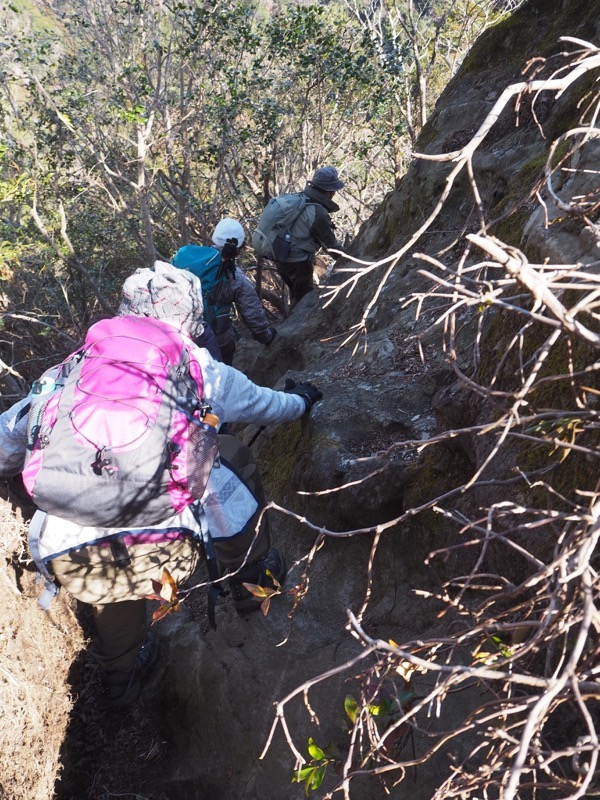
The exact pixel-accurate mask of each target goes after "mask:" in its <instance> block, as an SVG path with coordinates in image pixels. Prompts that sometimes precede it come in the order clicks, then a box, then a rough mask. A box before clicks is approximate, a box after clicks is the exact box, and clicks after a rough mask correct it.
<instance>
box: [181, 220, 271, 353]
mask: <svg viewBox="0 0 600 800" xmlns="http://www.w3.org/2000/svg"><path fill="white" fill-rule="evenodd" d="M244 238H245V237H244V229H243V227H242V225H241V224H240V223H239V222H238V221H237V220H235V219H231V218H229V217H226V218H225V219H222V220H221V221H220V222H219V224H218V225H217V227H216V228H215V230H214V232H213V235H212V242H213V244H214V247H203V246H201V245H194V244H190V245H186V246H185V247H181V248H180V249H179V250H178V251H177V253H176V254H175V256H174V258H173V264H174V266H176V267H177V268H178V269H187V270H189V271H190V272H192V273H193V274H194V275H197V277H198V278H200V282H201V284H202V287H203V288H202V291H203V295H204V309H205V315H206V319H207V322H208V323H209V325H210V326H211V327H212V329H213V330H214V332H215V334H216V338H217V342H218V345H219V349H220V351H221V357H222V360H223V361H224V362H225V363H226V364H229V365H231V364H232V363H233V355H234V353H235V348H236V332H235V329H234V327H233V325H232V321H231V311H232V307H233V306H235V309H236V311H237V313H238V314H239V315H240V317H241V318H242V321H243V322H244V323H245V325H246V327H247V328H248V330H249V331H250V333H251V334H252V336H253V338H254V339H256V341H258V342H260V343H261V344H264V345H269V344H271V342H272V341H273V339H274V338H275V336H276V334H277V331H276V330H275V328H274V327H273V326H272V325H271V324H270V323H269V321H268V319H267V315H266V312H265V309H264V308H263V306H262V303H261V302H260V298H259V296H258V295H257V294H256V290H255V288H254V286H253V285H252V283H251V282H250V281H249V280H248V278H247V277H246V275H245V274H244V272H243V270H242V269H241V267H239V266H238V265H237V264H236V258H237V256H238V255H239V254H240V252H241V251H242V249H243V247H244ZM206 335H207V333H206V331H205V332H204V336H206ZM200 344H201V345H202V346H207V344H206V342H200ZM209 349H210V348H209Z"/></svg>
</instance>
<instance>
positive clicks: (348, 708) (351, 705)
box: [344, 694, 358, 724]
mask: <svg viewBox="0 0 600 800" xmlns="http://www.w3.org/2000/svg"><path fill="white" fill-rule="evenodd" d="M344 711H345V712H346V714H347V715H348V717H349V718H350V722H351V723H352V724H354V723H355V722H356V715H357V714H358V705H357V703H356V700H355V699H354V698H353V697H352V696H351V695H349V694H348V695H346V699H345V700H344Z"/></svg>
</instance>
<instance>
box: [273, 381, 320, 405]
mask: <svg viewBox="0 0 600 800" xmlns="http://www.w3.org/2000/svg"><path fill="white" fill-rule="evenodd" d="M283 391H284V392H287V393H288V394H297V395H300V397H301V398H302V399H303V400H304V402H305V403H306V410H307V411H308V410H309V409H310V408H312V407H313V406H314V404H315V403H316V402H317V401H319V400H321V399H322V397H323V392H321V391H319V390H318V389H317V387H316V386H313V385H312V383H308V382H305V383H296V381H294V380H292V379H291V378H286V379H285V386H284V387H283Z"/></svg>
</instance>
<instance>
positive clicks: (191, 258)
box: [171, 244, 229, 324]
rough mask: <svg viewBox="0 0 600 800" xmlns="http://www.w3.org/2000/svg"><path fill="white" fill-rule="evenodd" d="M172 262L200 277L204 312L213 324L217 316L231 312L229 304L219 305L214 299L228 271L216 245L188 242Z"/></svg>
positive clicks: (178, 267) (175, 265)
mask: <svg viewBox="0 0 600 800" xmlns="http://www.w3.org/2000/svg"><path fill="white" fill-rule="evenodd" d="M171 263H172V264H173V266H174V267H177V269H187V270H188V272H191V273H192V274H194V275H196V276H197V277H198V278H200V283H201V285H202V301H203V303H204V314H205V316H206V319H207V320H208V322H210V323H211V324H212V323H214V322H215V321H216V319H217V317H219V316H223V315H226V314H228V313H229V307H228V306H224V305H219V304H218V303H217V302H215V300H214V298H215V295H216V290H217V289H218V287H219V285H220V284H222V283H223V282H224V281H226V280H227V272H226V270H224V269H222V268H221V267H222V266H224V265H222V262H221V253H220V252H219V251H218V250H217V249H216V247H205V246H204V245H200V244H187V245H185V247H180V248H179V250H178V251H177V252H176V253H175V256H174V257H173V260H172V262H171Z"/></svg>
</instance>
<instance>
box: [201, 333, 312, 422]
mask: <svg viewBox="0 0 600 800" xmlns="http://www.w3.org/2000/svg"><path fill="white" fill-rule="evenodd" d="M196 355H197V357H198V360H199V362H200V366H201V367H202V377H203V380H204V397H205V399H206V401H207V402H208V403H210V405H211V407H212V410H213V413H214V414H216V415H217V416H218V417H219V419H220V420H221V422H244V423H252V424H254V425H277V424H279V423H281V422H291V421H292V420H295V419H299V418H300V417H301V416H302V415H303V414H304V413H305V411H306V403H305V402H304V400H303V399H302V398H301V397H299V396H298V395H297V394H289V393H287V392H277V391H275V390H274V389H267V388H266V387H264V386H258V385H257V384H256V383H253V382H252V381H251V380H250V379H249V378H247V377H246V376H245V375H244V373H243V372H240V371H239V370H237V369H235V368H234V367H229V366H227V364H223V363H222V362H220V361H215V359H214V358H212V356H211V355H210V353H209V352H208V351H207V350H205V349H202V348H200V349H198V350H197V351H196Z"/></svg>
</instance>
